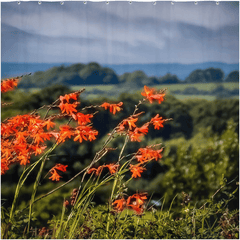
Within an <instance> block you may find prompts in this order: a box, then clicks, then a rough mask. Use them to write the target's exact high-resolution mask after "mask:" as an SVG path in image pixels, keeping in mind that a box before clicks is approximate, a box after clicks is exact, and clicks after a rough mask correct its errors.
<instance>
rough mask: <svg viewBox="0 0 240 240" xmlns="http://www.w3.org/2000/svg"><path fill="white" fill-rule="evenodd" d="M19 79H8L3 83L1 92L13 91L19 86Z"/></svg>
mask: <svg viewBox="0 0 240 240" xmlns="http://www.w3.org/2000/svg"><path fill="white" fill-rule="evenodd" d="M18 82H19V80H18V79H13V78H12V79H7V80H4V81H2V82H1V92H7V91H11V90H13V89H14V87H16V86H17V85H18Z"/></svg>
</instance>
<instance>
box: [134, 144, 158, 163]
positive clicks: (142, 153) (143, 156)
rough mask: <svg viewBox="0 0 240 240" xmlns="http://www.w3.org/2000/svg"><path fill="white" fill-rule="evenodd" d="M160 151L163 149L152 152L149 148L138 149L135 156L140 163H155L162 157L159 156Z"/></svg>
mask: <svg viewBox="0 0 240 240" xmlns="http://www.w3.org/2000/svg"><path fill="white" fill-rule="evenodd" d="M162 151H163V148H161V149H160V150H154V149H151V148H149V147H147V148H140V149H139V150H138V154H137V155H136V158H137V160H138V162H141V163H144V162H148V161H150V160H153V159H155V160H156V161H157V160H158V159H160V158H162V155H161V152H162Z"/></svg>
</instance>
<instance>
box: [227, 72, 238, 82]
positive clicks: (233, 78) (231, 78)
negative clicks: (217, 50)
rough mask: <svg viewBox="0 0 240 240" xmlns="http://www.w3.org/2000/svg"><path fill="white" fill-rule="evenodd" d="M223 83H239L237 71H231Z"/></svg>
mask: <svg viewBox="0 0 240 240" xmlns="http://www.w3.org/2000/svg"><path fill="white" fill-rule="evenodd" d="M224 81H225V82H239V71H232V72H230V73H229V74H228V76H227V77H226V79H225V80H224Z"/></svg>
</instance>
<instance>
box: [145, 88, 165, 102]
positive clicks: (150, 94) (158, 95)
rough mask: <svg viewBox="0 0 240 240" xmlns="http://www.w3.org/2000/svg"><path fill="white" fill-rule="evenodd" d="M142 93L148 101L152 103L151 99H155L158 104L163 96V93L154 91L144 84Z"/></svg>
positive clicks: (162, 99)
mask: <svg viewBox="0 0 240 240" xmlns="http://www.w3.org/2000/svg"><path fill="white" fill-rule="evenodd" d="M142 95H143V96H144V97H146V98H147V99H148V100H149V102H150V103H152V102H153V100H157V101H158V103H159V104H160V103H161V102H163V101H164V98H163V97H164V96H165V93H156V90H155V89H153V88H152V89H151V88H149V87H147V86H144V92H142Z"/></svg>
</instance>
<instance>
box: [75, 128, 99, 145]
mask: <svg viewBox="0 0 240 240" xmlns="http://www.w3.org/2000/svg"><path fill="white" fill-rule="evenodd" d="M74 133H75V135H76V137H75V138H74V139H73V140H74V141H77V140H79V142H80V143H81V142H82V141H83V139H84V140H85V141H87V140H89V141H90V142H91V141H92V140H95V139H96V137H95V136H96V135H98V131H96V130H92V127H91V126H78V127H77V128H76V130H75V131H74Z"/></svg>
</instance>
